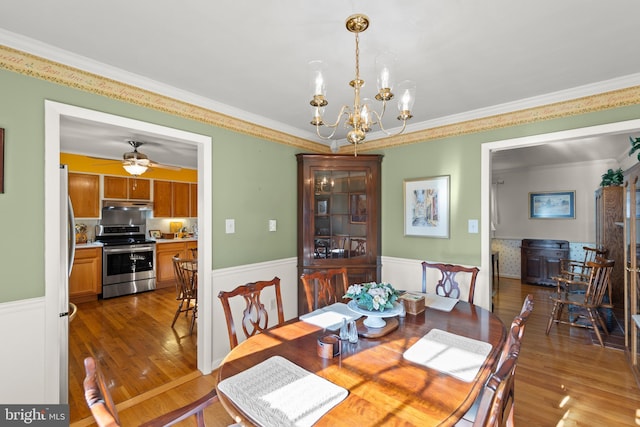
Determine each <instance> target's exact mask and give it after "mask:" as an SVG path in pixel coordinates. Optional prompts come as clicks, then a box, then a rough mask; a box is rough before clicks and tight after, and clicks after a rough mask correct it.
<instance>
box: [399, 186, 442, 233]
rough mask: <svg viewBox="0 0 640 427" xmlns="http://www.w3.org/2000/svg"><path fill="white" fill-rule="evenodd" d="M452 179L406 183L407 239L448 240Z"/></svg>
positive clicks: (405, 229) (405, 223) (405, 222)
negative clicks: (431, 238)
mask: <svg viewBox="0 0 640 427" xmlns="http://www.w3.org/2000/svg"><path fill="white" fill-rule="evenodd" d="M449 181H450V176H449V175H441V176H433V177H428V178H415V179H405V180H404V235H405V236H418V237H434V238H440V239H448V238H449V218H450V214H451V213H450V208H449V206H450V205H449V203H450V202H449V200H450V194H449V188H450V187H449V185H450V184H449Z"/></svg>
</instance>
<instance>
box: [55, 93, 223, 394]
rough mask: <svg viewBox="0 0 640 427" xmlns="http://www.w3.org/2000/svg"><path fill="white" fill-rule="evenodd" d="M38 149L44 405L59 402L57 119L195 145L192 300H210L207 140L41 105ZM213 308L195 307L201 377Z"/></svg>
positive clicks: (208, 358)
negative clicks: (40, 157)
mask: <svg viewBox="0 0 640 427" xmlns="http://www.w3.org/2000/svg"><path fill="white" fill-rule="evenodd" d="M44 108H45V140H44V141H45V147H44V154H45V159H44V179H45V182H44V194H45V197H44V198H45V200H44V208H45V212H44V214H45V215H44V236H45V241H44V245H45V355H46V356H44V357H43V358H44V363H45V367H44V372H45V379H44V383H45V396H46V401H47V402H59V401H60V391H59V382H60V367H59V363H60V362H59V357H58V355H59V354H61V353H60V352H61V351H62V350H63V349H62V348H61V346H60V342H59V339H58V337H59V321H58V313H59V307H58V305H59V304H58V301H59V299H58V298H59V295H58V292H59V277H61V276H60V271H59V269H60V247H61V244H62V242H61V241H60V233H59V224H60V206H59V204H60V191H61V189H60V179H59V178H58V177H59V165H60V120H61V117H63V116H67V117H74V118H80V119H85V120H90V121H95V122H100V123H107V124H112V125H114V126H119V127H124V128H130V129H131V130H132V131H136V130H139V131H143V132H147V133H155V134H158V135H161V136H163V137H169V138H172V139H175V140H176V141H178V142H180V143H185V144H192V145H197V151H198V248H199V250H198V277H199V286H198V300H199V301H213V300H214V295H213V287H212V284H211V271H212V254H211V248H212V237H211V222H212V221H211V208H210V207H211V206H212V200H211V194H212V192H211V185H212V184H211V167H212V159H211V152H212V148H211V145H212V140H211V137H209V136H205V135H198V134H195V133H191V132H185V131H181V130H178V129H173V128H169V127H165V126H159V125H155V124H152V123H147V122H142V121H139V120H133V119H129V118H126V117H121V116H116V115H112V114H107V113H102V112H99V111H95V110H89V109H86V108H80V107H75V106H72V105H67V104H61V103H58V102H54V101H49V100H45V105H44ZM212 310H213V303H211V304H199V306H198V350H197V357H198V369H199V370H200V371H201V372H202V373H203V374H209V373H211V371H212V368H213V367H212V359H213V356H212V355H213V320H212V319H213V313H212Z"/></svg>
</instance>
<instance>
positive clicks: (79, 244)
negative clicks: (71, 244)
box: [76, 242, 103, 249]
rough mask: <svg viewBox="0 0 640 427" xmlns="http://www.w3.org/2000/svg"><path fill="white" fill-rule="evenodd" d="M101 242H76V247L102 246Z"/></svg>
mask: <svg viewBox="0 0 640 427" xmlns="http://www.w3.org/2000/svg"><path fill="white" fill-rule="evenodd" d="M102 246H103V245H102V242H91V243H76V249H85V248H95V247H102Z"/></svg>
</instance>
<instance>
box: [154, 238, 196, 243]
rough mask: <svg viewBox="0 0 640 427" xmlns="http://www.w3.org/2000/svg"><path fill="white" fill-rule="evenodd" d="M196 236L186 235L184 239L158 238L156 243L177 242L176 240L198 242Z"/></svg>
mask: <svg viewBox="0 0 640 427" xmlns="http://www.w3.org/2000/svg"><path fill="white" fill-rule="evenodd" d="M197 241H198V239H197V238H196V237H185V238H183V239H156V243H176V242H197Z"/></svg>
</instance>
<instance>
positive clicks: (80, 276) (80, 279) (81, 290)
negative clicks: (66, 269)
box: [69, 246, 102, 304]
mask: <svg viewBox="0 0 640 427" xmlns="http://www.w3.org/2000/svg"><path fill="white" fill-rule="evenodd" d="M100 293H102V247H99V246H94V247H82V248H77V249H76V252H75V258H74V260H73V269H72V270H71V276H69V300H70V301H71V302H72V303H74V304H78V303H81V302H87V301H92V300H96V299H97V298H98V294H100Z"/></svg>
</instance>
